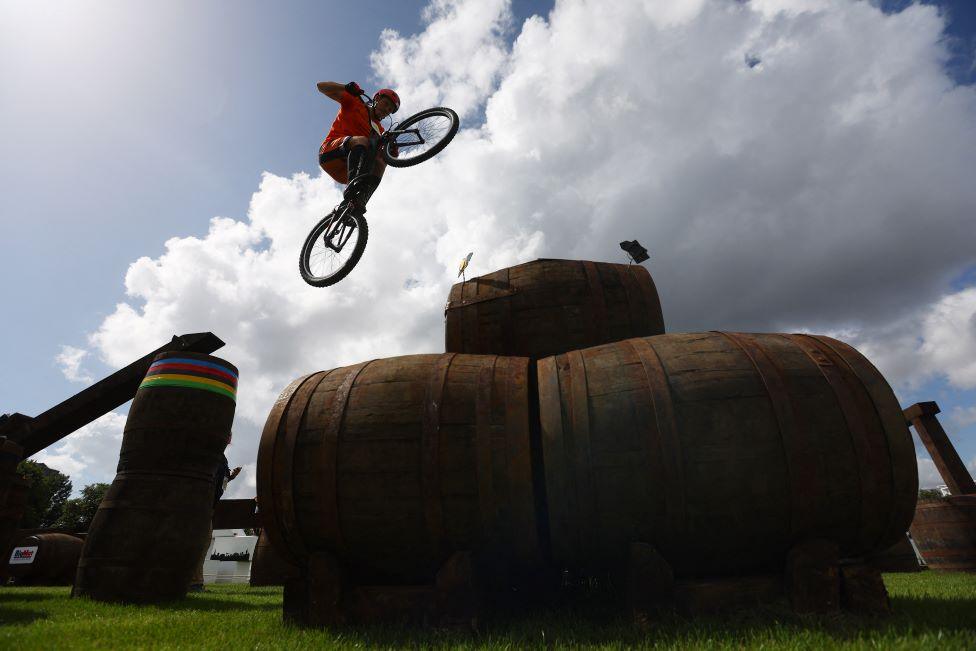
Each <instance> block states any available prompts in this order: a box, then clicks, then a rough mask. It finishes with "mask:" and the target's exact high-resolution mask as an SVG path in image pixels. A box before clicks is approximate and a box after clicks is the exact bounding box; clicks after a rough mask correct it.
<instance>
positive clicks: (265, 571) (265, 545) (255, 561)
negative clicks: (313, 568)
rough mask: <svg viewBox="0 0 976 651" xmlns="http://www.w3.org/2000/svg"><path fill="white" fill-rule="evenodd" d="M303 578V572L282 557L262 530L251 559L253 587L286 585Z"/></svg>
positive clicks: (251, 582) (251, 581)
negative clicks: (300, 577) (292, 580)
mask: <svg viewBox="0 0 976 651" xmlns="http://www.w3.org/2000/svg"><path fill="white" fill-rule="evenodd" d="M299 576H301V570H300V569H299V568H298V567H297V566H295V565H292V564H291V563H288V562H287V561H285V559H283V558H282V557H281V554H279V553H278V552H276V551H275V549H274V547H272V546H271V541H269V540H268V534H267V533H265V532H264V530H263V529H262V530H261V534H260V535H259V536H258V542H257V544H255V545H254V555H253V557H252V558H251V577H250V581H249V582H250V584H251V586H253V587H257V586H263V585H285V582H287V581H289V580H290V579H295V578H298V577H299Z"/></svg>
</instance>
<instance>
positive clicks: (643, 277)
mask: <svg viewBox="0 0 976 651" xmlns="http://www.w3.org/2000/svg"><path fill="white" fill-rule="evenodd" d="M627 269H628V270H629V271H630V276H631V278H634V279H635V281H636V282H637V286H638V287H640V292H641V295H642V296H643V297H644V314H645V318H646V319H647V320H648V326H649V327H650V328H651V329H652V330H655V333H654V334H658V332H660V333H664V319H663V317H662V315H661V298H660V297H659V296H658V294H657V287H656V286H655V285H654V279H653V278H651V274H650V272H649V271H648V270H647V269H645V268H644V267H642V266H641V265H639V264H633V265H629V266H628V267H627ZM657 319H661V321H660V323H658V322H657Z"/></svg>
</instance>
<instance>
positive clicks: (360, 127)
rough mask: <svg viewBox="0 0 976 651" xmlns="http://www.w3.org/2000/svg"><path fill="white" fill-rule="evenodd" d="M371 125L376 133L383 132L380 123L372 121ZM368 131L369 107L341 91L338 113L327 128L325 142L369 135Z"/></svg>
mask: <svg viewBox="0 0 976 651" xmlns="http://www.w3.org/2000/svg"><path fill="white" fill-rule="evenodd" d="M372 125H373V128H374V129H375V130H376V132H377V133H383V125H382V124H380V123H379V122H373V123H372ZM369 131H370V119H369V109H367V108H366V105H365V104H363V102H362V100H361V99H359V98H358V97H356V96H355V95H352V94H351V93H349V92H347V91H343V92H342V98H341V99H340V100H339V114H338V115H337V116H336V118H335V121H334V122H333V123H332V128H331V129H329V135H327V136H326V137H325V140H326V142H328V141H330V140H334V139H336V138H345V137H346V136H369Z"/></svg>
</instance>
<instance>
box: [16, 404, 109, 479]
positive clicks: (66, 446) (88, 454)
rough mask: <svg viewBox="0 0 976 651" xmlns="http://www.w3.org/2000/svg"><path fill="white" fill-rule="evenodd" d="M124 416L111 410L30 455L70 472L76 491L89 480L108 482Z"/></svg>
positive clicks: (62, 470) (68, 473) (66, 472)
mask: <svg viewBox="0 0 976 651" xmlns="http://www.w3.org/2000/svg"><path fill="white" fill-rule="evenodd" d="M125 418H126V417H125V414H120V413H118V412H114V411H110V412H109V413H107V414H105V415H104V416H102V417H100V418H98V419H97V420H95V421H93V422H91V423H89V424H88V425H85V426H84V427H82V428H80V429H78V430H77V431H75V432H73V433H72V434H71V436H68V437H66V438H64V439H62V440H61V442H60V443H56V444H55V445H52V446H51V447H49V448H47V449H45V450H42V451H41V452H38V453H37V454H35V455H34V456H32V457H31V459H32V460H34V461H38V462H40V463H44V464H47V465H48V466H49V467H51V468H55V469H57V470H60V471H61V472H63V473H65V474H66V475H68V476H70V477H71V482H72V487H73V489H74V493H75V494H78V492H79V491H81V489H82V488H84V487H85V486H87V485H88V484H92V483H95V482H105V483H109V482H111V481H112V479H113V478H114V477H115V467H116V466H117V465H118V462H119V449H120V447H121V445H122V431H123V430H124V429H125Z"/></svg>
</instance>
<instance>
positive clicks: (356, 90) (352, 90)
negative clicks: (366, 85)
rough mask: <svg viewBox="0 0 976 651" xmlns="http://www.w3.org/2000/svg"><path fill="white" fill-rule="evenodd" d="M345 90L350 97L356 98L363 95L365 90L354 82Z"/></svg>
mask: <svg viewBox="0 0 976 651" xmlns="http://www.w3.org/2000/svg"><path fill="white" fill-rule="evenodd" d="M345 89H346V92H347V93H349V94H350V95H355V96H356V97H359V96H360V95H362V94H363V89H362V88H360V87H359V84H357V83H356V82H354V81H350V82H349V83H348V84H346V85H345Z"/></svg>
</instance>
